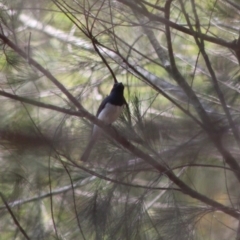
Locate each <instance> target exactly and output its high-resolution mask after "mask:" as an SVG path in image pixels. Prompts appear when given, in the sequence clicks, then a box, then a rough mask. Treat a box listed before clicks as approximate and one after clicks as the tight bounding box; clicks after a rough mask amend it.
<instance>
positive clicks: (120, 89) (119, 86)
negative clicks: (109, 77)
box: [111, 82, 124, 93]
mask: <svg viewBox="0 0 240 240" xmlns="http://www.w3.org/2000/svg"><path fill="white" fill-rule="evenodd" d="M123 90H124V85H123V84H122V83H121V82H119V83H118V82H117V83H114V85H113V88H112V91H111V93H112V92H117V93H123Z"/></svg>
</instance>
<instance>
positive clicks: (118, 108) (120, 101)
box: [81, 83, 127, 162]
mask: <svg viewBox="0 0 240 240" xmlns="http://www.w3.org/2000/svg"><path fill="white" fill-rule="evenodd" d="M123 92H124V86H123V84H122V83H115V84H114V85H113V88H112V90H111V93H110V95H109V96H107V97H106V98H105V99H104V100H103V101H102V103H101V104H100V106H99V108H98V111H97V118H98V119H100V120H102V121H103V122H104V123H106V124H111V123H113V122H114V121H116V120H117V118H118V117H119V116H120V114H121V113H122V110H123V106H124V105H125V104H127V102H126V100H125V98H124V95H123ZM101 133H102V130H101V128H99V127H98V126H97V125H94V126H93V131H92V136H91V139H90V141H89V143H88V145H87V147H86V149H85V151H84V153H83V154H82V157H81V161H84V162H85V161H87V160H88V158H89V155H90V153H91V150H92V148H93V146H94V144H95V143H96V141H97V139H98V138H99V137H100V136H101Z"/></svg>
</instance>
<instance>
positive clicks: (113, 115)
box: [98, 103, 123, 124]
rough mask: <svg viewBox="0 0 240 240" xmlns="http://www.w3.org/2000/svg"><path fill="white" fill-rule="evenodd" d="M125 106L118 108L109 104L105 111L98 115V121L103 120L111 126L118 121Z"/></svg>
mask: <svg viewBox="0 0 240 240" xmlns="http://www.w3.org/2000/svg"><path fill="white" fill-rule="evenodd" d="M122 110H123V106H117V105H113V104H110V103H107V104H106V105H105V107H104V108H103V110H102V111H101V112H100V114H99V115H98V119H100V120H102V121H103V122H105V123H106V124H111V123H113V122H114V121H116V120H117V118H118V117H119V116H120V114H121V113H122Z"/></svg>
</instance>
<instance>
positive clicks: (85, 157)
mask: <svg viewBox="0 0 240 240" xmlns="http://www.w3.org/2000/svg"><path fill="white" fill-rule="evenodd" d="M95 142H96V141H95V140H94V139H91V140H90V141H89V143H88V145H87V147H86V149H85V151H84V152H83V154H82V156H81V159H80V160H81V161H83V162H86V161H87V160H88V158H89V155H90V153H91V151H92V148H93V146H94V144H95Z"/></svg>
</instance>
